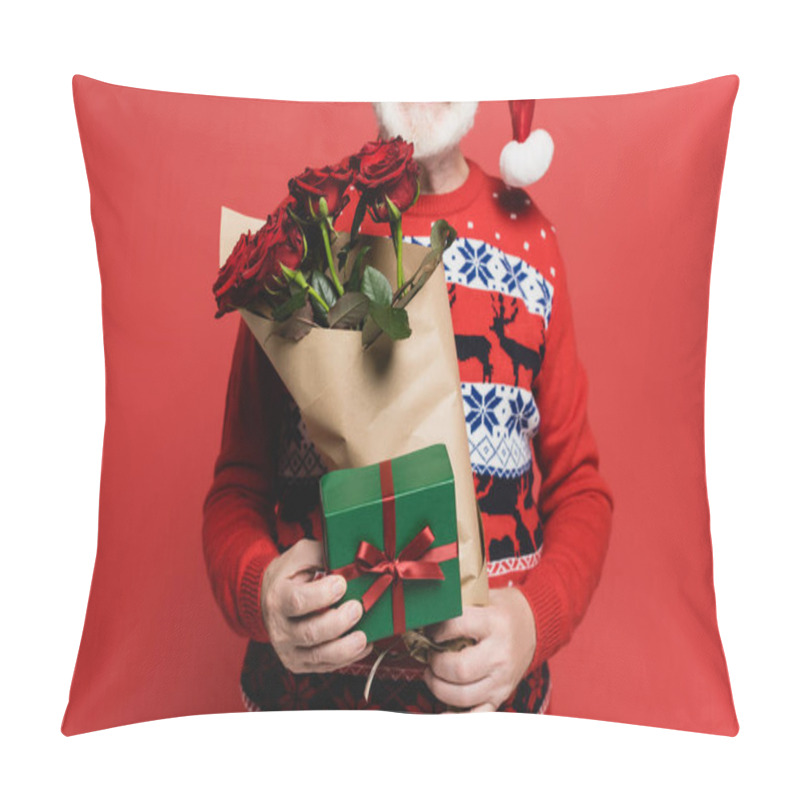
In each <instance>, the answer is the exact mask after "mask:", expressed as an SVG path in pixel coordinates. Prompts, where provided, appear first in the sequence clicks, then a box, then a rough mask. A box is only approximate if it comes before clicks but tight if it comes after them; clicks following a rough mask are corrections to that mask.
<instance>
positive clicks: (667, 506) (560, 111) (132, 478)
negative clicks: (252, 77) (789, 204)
mask: <svg viewBox="0 0 800 800" xmlns="http://www.w3.org/2000/svg"><path fill="white" fill-rule="evenodd" d="M737 87H738V80H737V79H736V78H735V77H732V76H729V77H726V78H720V79H716V80H713V81H705V82H703V83H700V84H694V85H691V86H685V87H680V88H676V89H668V90H662V91H658V92H648V93H642V94H635V95H623V96H616V97H598V98H577V99H565V100H543V101H540V102H539V103H537V107H536V117H535V126H536V127H544V128H546V129H547V130H549V131H550V133H551V135H552V136H553V139H554V140H555V143H556V153H555V157H554V160H553V164H552V166H551V168H550V170H549V172H548V174H547V175H546V176H545V177H544V178H543V179H542V180H541V181H540V182H538V183H537V184H535V185H534V186H533V187H532V188H531V190H530V191H531V194H532V196H533V198H534V200H535V201H536V202H537V204H539V205H540V207H541V208H542V209H543V211H544V212H545V214H546V215H547V216H548V217H549V218H550V219H551V221H552V222H553V224H554V225H555V226H556V228H557V231H558V237H559V242H560V247H561V251H562V254H563V256H564V260H565V265H566V269H567V274H568V276H569V278H568V280H569V285H570V293H571V296H572V298H573V306H574V312H575V324H576V333H577V338H578V346H579V352H580V354H581V357H582V360H583V361H584V363H585V365H586V368H587V371H588V373H589V385H590V418H591V422H592V426H593V429H594V432H595V435H596V437H597V440H598V445H599V449H600V455H601V470H602V472H603V474H604V476H605V477H606V478H607V479H608V481H609V483H610V484H611V486H612V489H613V491H614V495H615V501H616V510H615V519H614V529H613V533H612V543H611V548H610V550H609V554H608V560H607V563H606V567H605V571H604V575H603V578H602V581H601V583H600V586H599V588H598V590H597V593H596V595H595V598H594V600H593V602H592V605H591V607H590V609H589V612H588V614H587V616H586V618H585V620H584V622H583V624H582V625H581V626H580V628H579V629H578V631H577V632H576V634H575V636H574V638H573V641H572V642H571V643H570V644H569V645H568V646H567V647H566V648H565V649H564V650H563V651H562V652H561V653H559V655H558V656H557V657H556V658H555V659H553V661H552V669H553V674H554V699H553V707H552V710H553V712H554V713H556V714H561V715H567V716H582V717H590V718H596V719H606V720H614V721H621V722H632V723H639V724H646V725H658V726H664V727H674V728H682V729H687V730H700V731H706V732H715V733H726V734H733V733H735V732H736V730H737V729H738V724H737V722H736V717H735V713H734V710H733V703H732V699H731V695H730V688H729V681H728V675H727V669H726V665H725V660H724V656H723V652H722V646H721V643H720V640H719V634H718V632H717V625H716V612H715V600H714V591H713V583H712V561H711V543H710V534H709V514H708V501H707V494H706V485H705V463H704V437H703V408H704V403H703V388H704V368H705V342H706V320H707V310H708V287H709V274H710V264H711V254H712V246H713V235H714V227H715V222H716V213H717V204H718V198H719V190H720V182H721V176H722V167H723V162H724V154H725V145H726V142H727V135H728V126H729V122H730V114H731V108H732V103H733V99H734V97H735V94H736V90H737ZM74 88H75V96H76V109H77V115H78V124H79V130H80V134H81V141H82V145H83V149H84V156H85V159H86V165H87V173H88V178H89V183H90V188H91V194H92V219H93V223H94V228H95V235H96V238H97V248H98V258H99V263H100V269H101V277H102V286H103V328H104V345H105V353H106V364H105V367H106V408H107V413H106V431H105V441H104V448H103V465H102V480H101V494H100V516H99V537H98V552H97V560H96V564H95V570H94V576H93V580H92V587H91V593H90V597H89V605H88V609H87V614H86V623H85V627H84V632H83V638H82V641H81V647H80V652H79V655H78V660H77V664H76V668H75V674H74V678H73V683H72V689H71V693H70V702H69V706H68V708H67V711H66V714H65V717H64V724H63V728H62V730H63V731H64V733H66V734H74V733H80V732H84V731H88V730H96V729H99V728H105V727H111V726H115V725H121V724H126V723H132V722H138V721H143V720H150V719H158V718H164V717H172V716H179V715H185V714H199V713H211V712H224V711H237V710H240V709H241V708H242V705H241V701H240V699H239V690H238V675H239V668H240V665H241V659H242V655H243V651H244V645H245V642H244V641H243V640H241V639H239V638H237V637H236V636H235V635H234V634H233V633H232V632H230V630H229V629H228V628H227V627H226V625H225V623H224V621H223V619H222V616H221V614H220V612H219V610H218V609H217V607H216V606H215V604H214V601H213V598H212V596H211V592H210V589H209V585H208V582H207V578H206V575H205V567H204V564H203V559H202V552H201V542H200V525H201V506H202V501H203V498H204V496H205V492H206V491H207V489H208V486H209V484H210V481H211V474H212V468H213V462H214V458H215V456H216V451H217V448H218V446H219V439H220V433H221V421H222V412H223V404H224V397H225V389H226V384H227V375H228V369H229V366H230V358H231V354H232V347H233V341H234V336H235V332H236V320H235V319H234V318H233V317H226V318H223V319H222V320H215V319H214V318H213V316H214V309H215V306H214V303H213V298H212V294H211V290H210V287H211V284H212V282H213V280H214V277H215V272H216V268H217V266H218V263H217V262H218V242H219V217H220V207H221V206H222V205H225V206H229V207H231V208H234V209H235V210H237V211H240V212H242V213H245V214H249V215H253V216H258V217H266V215H267V214H268V213H269V211H270V210H271V209H272V208H273V207H274V205H275V204H276V203H277V202H278V201H279V200H280V199H281V198H282V197H283V196H284V194H285V187H286V180H287V179H288V177H289V176H291V175H293V174H296V173H298V172H300V171H301V170H302V169H303V168H304V167H305V166H306V165H318V164H325V163H329V162H332V161H334V160H338V158H340V157H341V156H342V155H344V154H347V153H350V152H354V151H355V150H357V149H358V148H359V147H360V146H361V144H363V142H364V141H365V140H366V139H368V138H372V137H373V136H374V134H375V124H374V121H373V117H372V112H371V108H370V106H369V105H368V104H356V103H341V104H328V103H291V102H280V101H265V100H242V99H233V98H220V97H204V96H198V95H181V94H172V93H164V92H149V91H143V90H136V89H127V88H122V87H117V86H112V85H109V84H104V83H100V82H97V81H92V80H89V79H87V78H81V77H77V78H76V79H75V83H74ZM509 137H510V121H509V117H508V112H507V106H506V104H504V103H493V102H487V103H481V105H480V108H479V111H478V115H477V118H476V123H475V128H474V129H473V131H472V132H471V133H470V134H468V136H467V137H466V139H465V141H464V151H465V153H466V154H467V155H468V156H470V157H472V158H474V159H475V160H476V161H478V162H479V163H480V164H482V165H483V166H484V168H485V169H487V171H489V172H495V173H496V172H497V167H496V165H497V159H498V154H499V151H500V148H501V147H502V145H503V143H504V142H505V141H507V139H508V138H509Z"/></svg>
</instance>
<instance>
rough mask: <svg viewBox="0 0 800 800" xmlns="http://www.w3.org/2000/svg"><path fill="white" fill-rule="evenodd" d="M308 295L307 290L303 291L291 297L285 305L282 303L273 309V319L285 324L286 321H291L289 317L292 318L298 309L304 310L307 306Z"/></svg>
mask: <svg viewBox="0 0 800 800" xmlns="http://www.w3.org/2000/svg"><path fill="white" fill-rule="evenodd" d="M307 294H308V292H307V290H305V289H302V290H301V291H299V292H297V294H293V295H291V296H290V297H289V299H288V300H287V301H286V302H285V303H282V304H281V305H279V306H277V307H276V308H274V309H273V311H272V318H273V319H274V320H275V321H276V322H283V321H284V320H287V319H289V317H291V316H292V314H294V312H295V311H297V309H298V308H302V307H303V306H304V305H305V303H306V295H307Z"/></svg>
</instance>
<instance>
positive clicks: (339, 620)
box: [288, 600, 364, 647]
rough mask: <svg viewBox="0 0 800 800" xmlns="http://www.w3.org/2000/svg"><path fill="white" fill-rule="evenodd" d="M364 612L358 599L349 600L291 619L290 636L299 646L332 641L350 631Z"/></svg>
mask: <svg viewBox="0 0 800 800" xmlns="http://www.w3.org/2000/svg"><path fill="white" fill-rule="evenodd" d="M363 613H364V609H363V607H362V605H361V603H359V602H358V600H348V602H346V603H343V604H342V605H340V606H338V607H337V608H330V609H328V610H327V611H322V612H320V613H317V614H311V615H310V616H308V617H302V618H300V619H299V620H297V621H290V622H289V625H288V633H289V638H290V639H291V641H293V642H294V643H295V645H296V646H297V647H316V646H317V645H320V644H324V643H325V642H331V641H333V640H334V639H338V638H339V637H340V636H342V635H343V634H344V633H346V632H347V631H349V630H350V628H352V627H353V625H355V624H356V622H358V620H359V619H361V615H362V614H363Z"/></svg>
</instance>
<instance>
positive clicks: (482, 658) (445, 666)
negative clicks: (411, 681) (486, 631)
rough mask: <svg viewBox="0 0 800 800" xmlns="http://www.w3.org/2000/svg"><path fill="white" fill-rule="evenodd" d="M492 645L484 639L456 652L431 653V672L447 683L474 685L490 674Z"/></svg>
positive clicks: (492, 663) (493, 662)
mask: <svg viewBox="0 0 800 800" xmlns="http://www.w3.org/2000/svg"><path fill="white" fill-rule="evenodd" d="M492 655H493V654H492V645H491V643H490V642H487V641H486V640H485V639H484V640H483V641H482V642H479V643H478V644H476V645H473V646H471V647H465V648H464V649H463V650H458V651H457V652H444V653H432V654H431V657H430V661H429V665H430V668H431V672H433V674H434V675H435V676H436V677H437V678H441V679H442V680H443V681H447V682H448V683H462V684H463V683H476V682H477V681H479V680H482V679H483V678H486V677H487V676H488V675H490V674H491V672H492V668H493V666H494V664H495V660H494V659H493V658H492Z"/></svg>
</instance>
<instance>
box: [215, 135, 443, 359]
mask: <svg viewBox="0 0 800 800" xmlns="http://www.w3.org/2000/svg"><path fill="white" fill-rule="evenodd" d="M412 154H413V146H412V145H410V144H408V143H407V142H404V141H403V140H402V139H401V138H400V137H398V138H396V139H394V140H392V141H390V142H381V141H377V142H370V143H368V144H366V145H365V146H364V147H363V148H362V150H361V151H360V152H359V153H358V154H356V155H354V156H349V157H347V158H345V159H343V160H342V161H341V162H340V163H339V164H337V165H335V166H328V167H323V168H322V169H313V168H307V169H306V170H305V171H304V172H303V173H302V174H301V175H298V176H296V177H294V178H292V179H291V180H290V181H289V192H290V194H289V196H288V197H287V198H286V200H284V201H283V202H282V203H281V204H280V205H279V206H278V208H277V209H275V211H274V212H273V213H272V214H271V215H270V217H269V218H268V219H267V222H266V224H264V225H263V226H262V227H261V228H260V229H259V230H258V231H256V233H255V234H253V233H251V232H250V231H249V230H248V232H247V233H242V234H241V236H240V237H239V240H238V242H237V243H236V246H235V247H234V248H233V251H232V252H231V254H230V255H229V256H228V259H227V260H226V262H225V264H224V266H223V267H222V269H221V271H220V274H219V276H218V278H217V281H216V283H215V284H214V296H215V298H216V301H217V307H218V310H217V314H216V316H217V317H220V316H222V315H223V314H225V313H227V312H228V311H233V310H234V309H237V308H246V309H248V310H249V311H250V312H251V313H253V314H258V315H260V316H262V317H264V318H265V319H269V320H272V321H274V322H282V323H285V324H283V325H282V326H281V327H280V328H279V329H278V332H279V333H280V335H282V336H284V337H287V338H290V339H294V340H298V339H301V338H302V337H303V336H305V335H307V334H308V333H309V331H310V330H311V327H312V326H321V327H324V328H338V329H342V328H345V329H351V330H362V331H363V336H362V339H363V342H364V344H365V345H369V344H371V343H372V342H373V341H375V339H376V338H377V337H378V336H379V335H380V333H381V332H384V333H386V334H387V335H388V336H389V337H390V338H392V339H404V338H407V337H408V336H410V335H411V329H410V327H409V323H408V314H407V313H406V311H405V309H404V307H405V306H406V305H407V304H408V303H409V301H410V300H411V299H412V298H413V297H414V295H415V294H416V293H417V292H418V291H419V290H420V289H421V288H422V286H423V285H424V284H425V281H426V280H427V279H428V277H429V276H430V274H431V272H432V271H433V269H434V268H435V266H436V265H437V264H438V263H439V261H440V260H441V255H442V252H443V251H444V250H445V249H446V248H447V247H449V246H450V244H451V243H452V242H453V240H454V239H455V234H456V232H455V230H454V229H453V228H451V227H450V226H449V225H448V224H447V222H446V221H445V220H438V221H437V222H436V223H435V224H434V226H433V228H432V231H431V252H430V253H428V254H427V255H426V256H425V257H424V258H423V260H422V262H421V264H420V265H419V267H418V268H417V270H416V272H415V273H414V275H413V276H412V277H411V279H410V280H408V281H407V282H406V281H405V278H404V269H403V233H402V215H403V212H404V211H406V210H407V209H408V208H410V207H411V206H412V205H413V204H414V203H415V202H416V201H417V197H418V196H419V174H418V167H417V163H416V162H415V161H414V160H413V158H412ZM348 190H349V191H348ZM353 190H356V191H357V192H358V194H359V200H358V206H357V208H356V211H355V214H354V217H353V222H352V226H351V230H350V236H349V239H347V240H346V241H344V243H343V240H344V237H343V236H340V234H339V233H337V231H336V229H335V228H334V222H335V221H336V219H337V217H339V215H340V214H341V212H342V211H343V210H344V208H345V206H346V205H347V204H348V203H349V202H350V200H351V192H352V191H353ZM367 211H369V214H370V216H371V217H372V219H373V220H374V221H375V222H386V223H388V224H389V228H390V232H391V242H392V245H393V248H394V254H395V264H396V286H397V291H393V289H392V286H391V284H390V282H389V280H387V278H386V277H385V276H384V275H383V273H382V272H380V271H379V270H377V269H375V267H373V266H371V265H370V264H368V263H367V260H368V254H369V251H370V249H371V245H370V243H369V242H365V241H361V242H360V241H359V231H360V228H361V224H362V222H363V220H364V216H365V214H366V212H367ZM337 245H338V246H337ZM334 252H335V253H336V255H335V256H334Z"/></svg>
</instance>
